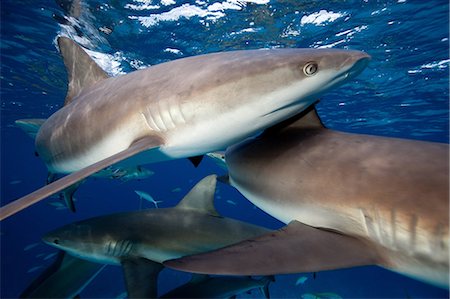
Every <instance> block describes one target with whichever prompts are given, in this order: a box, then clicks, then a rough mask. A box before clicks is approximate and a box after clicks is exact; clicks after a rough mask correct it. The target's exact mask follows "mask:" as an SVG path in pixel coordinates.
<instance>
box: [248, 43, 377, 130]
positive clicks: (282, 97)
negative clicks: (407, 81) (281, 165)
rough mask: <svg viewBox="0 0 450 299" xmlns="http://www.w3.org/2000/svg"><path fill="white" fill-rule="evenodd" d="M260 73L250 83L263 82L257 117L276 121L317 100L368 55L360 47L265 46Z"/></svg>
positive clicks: (364, 62) (358, 67) (359, 68)
mask: <svg viewBox="0 0 450 299" xmlns="http://www.w3.org/2000/svg"><path fill="white" fill-rule="evenodd" d="M267 52H268V54H270V52H272V55H268V57H267V61H266V62H265V63H261V67H263V68H265V70H264V74H266V75H265V76H264V77H255V79H256V80H255V81H254V82H253V84H257V83H258V84H264V85H265V87H264V88H260V90H261V91H263V92H262V93H261V94H260V98H259V99H258V103H257V104H258V107H260V113H261V117H263V118H266V119H269V120H270V121H272V120H274V122H279V120H280V119H284V118H286V117H289V116H292V115H294V114H298V113H299V112H302V111H303V110H304V109H306V108H307V107H308V106H310V105H311V104H312V103H313V102H315V101H317V99H318V97H319V96H321V95H322V94H323V93H324V92H326V91H328V90H330V89H332V88H334V87H337V86H339V85H341V84H343V83H345V82H347V81H348V80H350V79H352V78H354V77H355V76H356V75H358V74H359V73H360V72H361V71H362V70H363V69H364V68H365V67H366V66H367V64H368V62H369V59H370V56H369V55H368V54H366V53H364V52H361V51H352V50H338V49H280V50H267ZM258 81H259V82H258Z"/></svg>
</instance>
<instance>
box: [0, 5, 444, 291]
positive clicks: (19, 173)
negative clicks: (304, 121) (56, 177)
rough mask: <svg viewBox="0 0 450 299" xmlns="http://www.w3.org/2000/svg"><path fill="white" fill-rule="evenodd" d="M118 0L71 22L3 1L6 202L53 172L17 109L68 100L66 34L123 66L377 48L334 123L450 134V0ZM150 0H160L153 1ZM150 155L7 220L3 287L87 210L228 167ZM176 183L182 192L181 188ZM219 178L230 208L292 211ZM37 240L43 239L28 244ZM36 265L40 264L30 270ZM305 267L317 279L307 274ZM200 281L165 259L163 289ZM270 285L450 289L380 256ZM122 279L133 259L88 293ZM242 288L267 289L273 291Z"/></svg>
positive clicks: (116, 286) (328, 107)
mask: <svg viewBox="0 0 450 299" xmlns="http://www.w3.org/2000/svg"><path fill="white" fill-rule="evenodd" d="M109 2H110V3H109V4H103V3H102V1H83V3H82V6H83V13H82V15H81V17H79V18H78V20H76V19H73V18H72V19H70V20H71V21H70V22H67V24H65V25H62V24H61V23H60V22H58V20H61V19H63V17H64V15H66V17H67V12H64V11H63V10H62V9H61V7H60V6H58V5H57V4H56V2H54V1H53V0H47V1H44V0H42V1H36V0H22V1H15V0H2V1H1V202H2V204H5V203H7V202H9V201H11V200H13V199H16V198H18V197H20V196H22V195H25V194H27V193H29V192H31V191H34V190H35V189H37V188H39V187H41V186H42V185H43V184H44V182H45V179H46V174H47V172H46V168H45V166H44V164H43V163H42V162H41V161H40V160H39V158H37V157H35V156H34V145H33V141H32V140H31V138H29V137H28V136H27V135H26V134H24V133H23V132H22V131H21V130H20V129H18V128H16V127H15V126H14V121H15V120H16V119H19V118H46V117H48V116H49V115H51V114H52V113H53V112H55V111H56V110H57V109H59V108H60V107H61V106H62V103H63V100H64V97H65V93H66V84H67V81H66V80H67V79H66V73H65V69H64V65H63V62H62V60H61V59H60V56H59V54H58V51H57V50H56V47H55V44H54V40H55V37H56V36H57V35H60V34H63V35H68V36H70V37H72V38H75V39H76V40H77V41H78V42H79V43H81V44H82V45H84V46H85V47H87V48H89V49H90V50H92V51H95V52H98V53H105V54H109V56H102V57H100V56H99V55H97V56H99V57H100V59H101V60H102V61H103V62H104V63H106V64H105V65H104V67H105V68H106V69H107V71H108V72H110V73H111V74H118V73H124V72H125V73H126V72H130V71H133V70H134V69H136V68H138V67H142V66H146V65H153V64H157V63H161V62H165V61H169V60H173V59H176V58H180V57H185V56H191V55H196V54H202V53H209V52H214V51H222V50H231V49H253V48H263V47H335V48H345V49H358V50H364V51H366V52H368V53H369V54H371V55H372V61H371V63H370V65H369V67H368V68H367V69H366V70H365V71H364V72H363V73H362V74H361V75H360V76H358V78H357V79H356V80H353V81H352V82H351V83H349V84H346V85H344V86H342V87H340V88H337V89H335V90H333V91H330V92H328V93H327V94H326V95H324V96H323V98H322V99H321V102H320V104H319V106H318V110H319V113H320V116H321V117H322V119H323V121H324V123H325V124H326V125H327V126H328V127H330V128H334V129H339V130H343V131H348V132H356V133H369V134H374V135H384V136H397V137H403V138H409V139H419V140H427V141H437V142H446V143H448V142H449V128H448V123H449V115H448V114H449V89H448V86H449V76H448V73H449V52H448V51H449V40H448V39H449V19H448V10H449V4H448V1H447V0H441V1H439V0H434V1H420V0H415V1H411V0H399V1H371V0H365V1H356V0H355V1H320V0H315V1H313V0H310V1H295V0H283V1H270V2H269V1H263V0H259V1H257V0H254V1H250V0H248V1H237V0H228V2H227V1H224V2H220V1H219V2H214V1H212V0H211V1H208V0H202V1H200V0H198V1H180V0H173V1H169V0H165V1H162V2H159V1H158V0H154V1H136V0H135V1H133V0H126V1H125V0H115V1H109ZM133 5H134V6H133ZM146 5H147V6H149V5H153V6H154V7H153V8H152V9H140V8H145V6H146ZM55 16H56V17H55ZM100 28H101V30H100ZM109 30H112V32H111V33H109ZM105 32H107V33H109V34H107V33H105ZM430 158H432V157H430ZM147 167H148V168H149V169H151V170H152V171H154V172H155V174H154V175H153V176H151V177H150V178H148V179H145V180H142V181H130V182H126V183H121V182H119V181H112V180H106V179H90V180H88V181H87V183H85V184H84V185H83V186H82V187H81V188H80V189H79V191H78V193H77V198H78V201H77V203H76V205H77V209H78V212H77V213H76V214H72V213H70V212H68V211H67V210H57V209H55V207H54V206H51V205H50V204H49V203H50V202H52V201H55V200H54V199H47V200H46V201H43V202H40V203H38V204H36V205H34V206H32V207H31V208H29V209H27V210H25V211H23V212H20V213H19V214H17V215H15V216H13V217H11V218H9V219H7V220H5V221H3V222H2V223H1V227H0V231H1V297H2V298H4V297H16V296H18V295H19V294H20V292H21V291H22V290H23V289H24V288H25V287H26V286H27V285H28V284H29V283H30V282H31V281H32V280H33V278H34V277H35V276H37V275H38V274H39V272H40V271H42V270H43V269H44V268H45V266H47V265H49V264H50V263H51V261H52V259H51V258H48V259H45V257H46V256H47V255H48V254H51V253H52V252H55V250H54V249H52V248H50V247H49V246H47V245H44V244H43V243H39V242H40V237H41V236H42V235H43V234H44V233H45V232H48V231H50V230H52V229H54V228H56V227H59V226H61V225H63V224H66V223H70V222H73V221H76V220H80V219H84V218H87V217H92V216H97V215H103V214H107V213H112V212H117V211H124V210H135V209H138V207H139V201H138V197H137V196H136V194H135V193H134V190H144V191H147V192H148V193H150V194H151V195H152V196H153V197H154V198H155V199H157V200H163V203H162V204H161V206H162V207H170V206H172V205H174V204H175V203H176V202H177V201H178V200H179V199H181V198H182V197H183V195H184V194H185V193H186V192H187V191H188V190H189V189H190V188H191V187H192V186H193V185H194V184H195V183H196V182H197V181H198V180H200V179H201V178H203V177H204V176H206V175H208V174H210V173H219V174H221V173H223V170H222V169H221V168H220V167H218V166H217V165H216V164H214V163H213V162H212V161H211V160H207V159H205V160H204V161H203V162H202V164H201V165H200V167H199V168H197V169H195V168H193V167H192V165H191V164H190V163H189V162H188V161H187V160H177V161H170V162H165V163H159V164H153V165H148V166H147ZM175 188H180V189H181V191H180V192H172V191H173V190H174V189H175ZM218 189H219V190H218V193H217V197H216V200H217V206H218V209H219V211H220V212H221V213H222V214H223V215H225V216H229V217H234V218H237V219H242V220H246V221H250V222H252V223H256V224H260V225H265V226H267V227H271V228H278V227H280V225H281V223H279V222H278V221H276V220H274V219H272V218H271V217H270V216H268V215H266V214H264V213H263V212H261V211H259V210H257V209H254V208H253V206H252V205H251V204H249V203H248V202H247V201H246V200H245V199H244V198H243V197H242V196H240V195H239V193H238V192H237V191H235V190H233V189H231V188H230V187H227V186H224V185H219V188H218ZM219 197H220V198H219ZM227 199H231V200H233V201H234V202H236V205H230V204H229V203H227V202H226V200H227ZM149 207H150V206H149ZM33 243H39V244H38V245H36V246H34V247H32V248H30V249H28V250H24V249H25V248H26V247H27V246H28V245H29V244H33ZM299 254H301V252H299ZM35 267H39V268H35ZM33 268H34V269H33ZM30 269H31V270H33V271H31V273H28V272H29V270H30ZM300 276H307V277H308V279H307V280H306V281H305V283H304V284H300V285H298V286H297V285H296V284H295V282H296V280H297V278H298V277H300ZM187 279H188V276H187V275H186V274H183V273H180V272H175V271H169V270H165V271H164V272H163V273H162V275H161V276H160V291H161V292H162V293H164V292H165V291H167V290H169V289H170V288H172V287H174V286H175V285H178V284H180V283H182V282H184V281H186V280H187ZM270 288H271V294H272V296H273V297H274V298H276V297H280V298H301V296H302V294H305V293H317V292H333V293H336V294H338V295H340V296H341V297H344V298H352V297H353V298H354V297H358V298H369V297H370V298H445V297H447V298H448V295H449V293H448V291H445V290H442V289H439V288H436V287H433V286H430V285H428V284H424V283H421V282H418V281H415V280H412V279H409V278H406V277H404V276H401V275H398V274H395V273H393V272H390V271H387V270H384V269H382V268H379V267H359V268H352V269H346V270H339V271H327V272H320V273H318V274H317V277H316V278H315V279H313V277H312V274H311V273H304V274H296V275H279V276H277V277H276V282H275V283H273V284H271V287H270ZM123 291H124V285H123V282H122V276H121V270H120V268H119V267H113V266H108V267H107V268H106V269H105V270H104V271H103V272H102V273H101V274H100V275H99V276H98V277H97V278H96V279H95V280H94V281H93V283H92V284H91V285H90V286H89V287H88V288H86V289H85V290H84V291H83V292H82V293H81V297H82V298H89V297H101V298H105V297H106V298H109V297H112V298H114V297H116V296H118V295H119V294H121V293H122V292H123ZM241 296H243V297H258V296H260V293H259V292H258V291H254V292H253V293H252V294H250V295H249V294H244V295H240V297H241Z"/></svg>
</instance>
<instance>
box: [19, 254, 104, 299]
mask: <svg viewBox="0 0 450 299" xmlns="http://www.w3.org/2000/svg"><path fill="white" fill-rule="evenodd" d="M105 266H106V265H102V264H97V263H92V262H88V261H85V260H82V259H78V258H75V257H72V256H70V255H68V254H66V253H65V252H64V251H59V252H58V255H57V257H56V259H55V261H54V262H53V263H52V264H51V265H50V266H49V267H48V268H47V269H46V270H45V271H44V272H43V273H42V274H41V275H39V276H38V277H37V278H36V279H35V280H34V281H33V282H32V283H31V284H30V285H29V286H28V287H27V288H26V289H25V290H24V291H23V292H22V294H20V296H19V298H76V296H77V295H79V294H80V292H81V291H82V290H83V289H84V288H85V287H86V286H88V285H89V284H90V283H91V282H92V280H94V278H95V277H96V276H97V275H98V274H99V273H100V272H101V271H102V270H103V268H105Z"/></svg>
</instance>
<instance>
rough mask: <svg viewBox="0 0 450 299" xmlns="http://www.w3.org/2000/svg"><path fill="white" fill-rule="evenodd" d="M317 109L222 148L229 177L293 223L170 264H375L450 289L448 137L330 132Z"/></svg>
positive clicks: (268, 268) (227, 270)
mask: <svg viewBox="0 0 450 299" xmlns="http://www.w3.org/2000/svg"><path fill="white" fill-rule="evenodd" d="M316 116H317V115H316V114H315V110H312V111H311V112H310V113H308V115H307V116H306V117H305V118H301V119H300V120H299V121H297V123H294V124H292V125H291V126H289V127H287V128H285V129H284V130H281V131H279V132H276V133H275V132H274V133H273V134H267V135H265V136H263V137H262V138H259V139H256V140H254V141H252V142H248V143H245V144H243V145H239V146H235V147H233V148H230V149H228V151H227V152H226V161H227V164H228V169H229V179H230V183H231V184H232V185H233V186H234V187H236V188H237V189H238V190H239V191H240V192H241V193H242V194H243V195H244V196H245V197H246V198H248V199H249V200H250V201H251V202H252V203H253V204H255V205H256V206H258V207H259V208H261V209H262V210H264V211H265V212H267V213H268V214H270V215H272V216H274V217H275V218H277V219H279V220H281V221H282V222H284V223H290V224H289V225H288V226H287V227H285V228H284V229H282V230H281V231H279V232H277V233H275V234H270V235H268V236H264V237H261V238H257V239H252V240H249V241H248V242H242V243H241V244H240V245H236V246H230V247H229V248H225V249H224V250H219V251H216V252H212V253H210V254H204V255H198V256H193V257H187V258H185V259H181V260H179V261H171V262H169V263H165V265H166V266H169V267H173V268H177V269H182V270H187V271H190V272H199V273H210V274H242V275H250V274H252V275H255V274H257V273H255V272H258V274H261V275H263V274H278V273H292V272H303V270H305V269H308V270H310V271H315V269H317V270H326V269H335V268H342V267H351V266H356V265H362V264H377V265H380V266H383V267H386V268H388V269H391V270H394V271H396V272H399V273H402V274H405V275H407V276H411V277H413V278H417V279H419V280H423V281H425V282H429V283H432V284H435V285H437V286H441V287H444V288H448V279H449V247H448V246H449V202H448V198H449V146H448V144H440V143H432V142H423V141H415V140H404V139H398V138H388V137H379V136H369V135H361V134H350V133H343V132H338V131H333V130H329V129H326V128H324V127H322V126H321V124H320V122H319V120H318V119H317V118H316V121H315V122H310V121H311V120H312V119H314V118H315V117H316ZM291 221H293V222H291ZM333 232H334V233H333ZM333 235H334V236H333ZM270 236H272V237H270ZM332 239H333V240H334V241H333V242H331V241H330V240H332ZM277 240H278V242H277ZM250 241H251V242H250ZM302 242H303V243H302ZM352 242H353V243H354V244H353V245H351V244H350V243H352ZM358 242H359V243H360V246H357V243H358ZM310 244H315V245H314V246H310ZM250 245H251V246H252V247H250ZM327 247H329V248H332V252H325V251H326V250H327ZM249 248H253V249H254V250H253V252H249V251H250V250H249ZM255 248H256V249H255ZM302 248H303V250H302ZM258 250H259V254H257V253H256V252H257V251H258ZM274 250H277V252H278V253H277V256H279V257H280V258H278V260H277V259H271V258H269V257H271V255H273V251H274ZM247 251H248V252H247ZM304 252H309V253H308V254H306V256H307V257H308V258H309V260H308V261H306V260H305V259H306V258H305V257H303V254H304ZM247 253H248V254H247ZM361 254H366V255H367V257H366V259H365V260H364V256H362V257H360V258H358V260H357V261H355V260H354V256H355V255H361ZM237 257H239V258H237ZM283 258H284V260H283ZM314 258H315V259H316V260H314ZM317 258H320V260H319V261H317ZM252 259H253V260H252ZM258 259H260V260H259V261H260V262H262V260H264V264H261V267H259V266H258ZM280 259H281V260H280ZM217 260H220V261H221V265H222V266H223V267H224V269H220V267H221V266H219V265H217V263H214V262H213V261H217ZM246 261H247V263H248V264H247V267H246V266H245V263H246ZM270 261H272V262H270ZM275 261H276V262H275ZM314 261H316V262H314ZM321 261H322V262H321ZM325 261H327V262H325ZM208 263H209V264H208ZM234 263H235V264H234ZM283 263H284V264H283ZM327 263H329V264H327ZM333 263H334V264H333Z"/></svg>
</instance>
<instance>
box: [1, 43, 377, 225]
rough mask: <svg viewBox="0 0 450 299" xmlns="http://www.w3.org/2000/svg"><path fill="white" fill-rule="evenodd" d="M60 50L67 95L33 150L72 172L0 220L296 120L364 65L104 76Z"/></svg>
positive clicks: (290, 58) (318, 63)
mask: <svg viewBox="0 0 450 299" xmlns="http://www.w3.org/2000/svg"><path fill="white" fill-rule="evenodd" d="M58 45H59V49H60V51H61V54H62V56H63V59H64V64H65V66H66V68H67V73H68V76H69V80H68V82H69V88H68V93H67V96H66V99H65V105H64V107H63V108H61V109H60V110H58V111H57V112H56V113H54V114H53V115H51V116H50V117H49V118H48V119H47V120H46V121H45V122H44V123H43V124H42V126H41V128H40V130H39V132H38V134H37V136H36V152H37V153H38V155H39V157H40V158H41V159H42V160H43V161H44V163H45V164H46V166H47V168H48V170H49V171H50V172H52V173H70V174H69V175H67V176H65V177H63V178H61V179H59V180H57V181H55V182H53V183H50V184H48V185H47V186H45V187H43V188H41V189H39V190H37V191H35V192H33V193H30V194H28V195H26V196H24V197H22V198H20V199H18V200H16V201H14V202H11V203H10V204H8V205H7V206H4V207H2V208H1V210H0V220H1V219H4V218H6V217H8V216H10V215H12V214H14V213H16V212H18V211H20V210H22V209H24V208H26V207H28V206H29V205H31V204H33V203H36V202H38V201H40V200H42V199H44V198H46V197H48V196H50V195H52V194H54V193H56V192H59V191H61V190H63V189H65V188H67V187H69V186H71V185H73V184H75V183H77V182H79V181H80V180H82V179H84V178H86V177H87V176H89V175H91V174H93V173H95V172H97V171H99V170H101V169H103V168H106V167H108V166H110V165H112V164H116V163H118V162H123V163H125V164H128V165H143V164H147V163H151V162H156V161H164V160H168V159H176V158H185V157H198V156H199V155H203V154H205V153H208V152H212V151H215V150H221V149H224V148H226V147H228V146H229V145H232V144H235V143H238V142H240V141H242V140H244V139H246V138H247V137H250V136H253V135H255V134H257V133H259V132H261V131H263V130H265V129H266V128H268V127H271V126H273V125H274V124H276V123H278V122H280V121H283V120H284V119H287V118H289V117H292V116H293V115H296V114H298V113H300V112H301V111H303V110H304V109H306V108H307V107H308V106H310V105H311V104H312V103H313V102H314V101H315V100H316V99H317V97H318V96H319V95H320V94H322V93H323V92H325V91H326V90H328V89H330V88H332V87H335V86H337V85H339V84H342V83H344V82H345V81H347V80H349V79H350V78H353V77H354V76H355V75H357V74H358V73H360V72H361V71H362V70H363V69H364V68H365V66H366V65H367V63H368V60H369V56H368V55H367V54H365V53H363V52H360V51H350V50H337V49H270V50H246V51H230V52H222V53H212V54H207V55H200V56H194V57H188V58H182V59H178V60H174V61H170V62H167V63H162V64H158V65H155V66H151V67H149V68H146V69H143V70H138V71H134V72H131V73H129V74H126V75H123V76H118V77H113V78H109V77H108V75H107V74H106V73H105V72H104V71H103V70H102V69H101V68H100V67H99V66H98V65H97V64H96V63H95V62H94V61H93V60H92V59H91V58H90V57H89V55H88V54H87V53H86V52H85V51H84V50H83V49H82V48H81V47H80V46H78V45H77V44H75V43H74V42H73V41H71V40H70V39H68V38H65V37H59V38H58ZM130 157H132V158H131V159H128V158H130ZM124 160H127V161H124Z"/></svg>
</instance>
